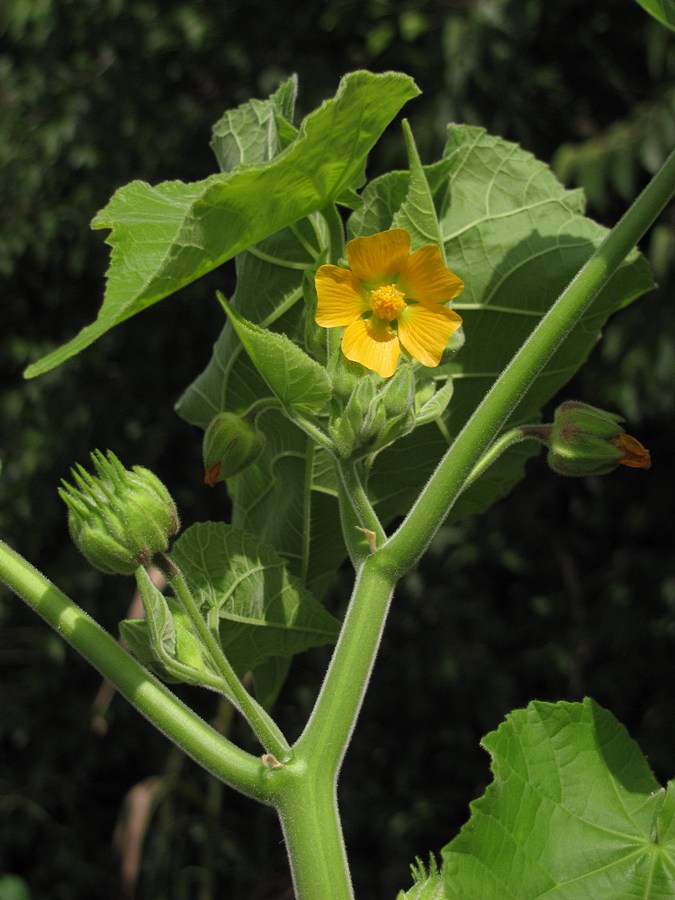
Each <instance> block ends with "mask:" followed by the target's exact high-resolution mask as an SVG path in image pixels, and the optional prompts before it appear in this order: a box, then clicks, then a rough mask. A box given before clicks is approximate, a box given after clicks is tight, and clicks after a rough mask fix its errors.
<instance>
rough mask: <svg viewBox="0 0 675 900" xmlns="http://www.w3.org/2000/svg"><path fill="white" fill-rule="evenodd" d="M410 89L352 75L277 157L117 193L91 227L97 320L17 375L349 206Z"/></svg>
mask: <svg viewBox="0 0 675 900" xmlns="http://www.w3.org/2000/svg"><path fill="white" fill-rule="evenodd" d="M418 93H419V90H418V89H417V87H416V86H415V84H414V82H413V81H412V79H411V78H409V77H408V76H406V75H402V74H399V73H393V72H389V73H384V74H373V73H370V72H365V71H362V72H352V73H350V74H349V75H346V76H345V77H344V78H343V79H342V81H341V82H340V86H339V88H338V92H337V94H336V96H335V98H334V99H332V100H329V101H326V102H325V103H324V104H323V105H322V106H321V107H320V108H319V109H318V110H315V111H314V112H313V113H310V115H308V116H307V117H306V118H305V120H304V122H303V124H302V126H301V128H300V131H299V134H298V137H297V139H296V140H295V141H294V142H293V143H292V144H291V145H290V146H289V147H287V148H286V149H285V150H284V151H283V152H282V153H280V154H279V156H277V157H275V158H274V159H272V160H269V161H267V162H263V163H260V164H258V165H245V166H240V167H238V168H237V169H236V171H233V172H231V173H227V174H223V175H213V176H211V177H210V178H207V179H205V180H204V181H201V182H197V183H195V184H182V183H180V182H176V181H170V182H164V183H163V184H160V185H157V186H156V187H151V186H150V185H148V184H145V183H143V182H140V181H135V182H132V183H131V184H129V185H127V186H126V187H123V188H121V189H120V190H118V191H117V192H116V193H115V194H114V196H113V197H112V199H111V200H110V202H109V203H108V205H107V206H106V207H105V209H103V210H101V212H100V213H99V214H98V215H97V216H96V217H95V219H94V221H93V223H92V227H94V228H103V229H110V230H111V234H110V236H109V237H108V239H107V242H108V243H109V244H110V245H111V246H112V248H113V249H112V256H111V264H110V268H109V270H108V276H107V286H106V294H105V298H104V302H103V306H102V308H101V310H100V312H99V315H98V318H97V319H96V321H95V322H94V323H93V324H91V325H88V326H87V327H86V328H84V329H83V330H82V331H81V332H80V333H79V334H78V335H77V336H76V337H75V338H73V339H72V340H71V341H69V342H68V343H67V344H65V345H64V346H62V347H60V348H59V349H57V350H56V351H54V352H53V353H51V354H49V355H48V356H46V357H44V358H43V359H41V360H39V361H38V362H37V363H34V364H33V365H32V366H30V367H29V368H28V369H27V370H26V375H27V377H32V376H34V375H39V374H41V373H43V372H46V371H48V370H49V369H52V368H54V367H55V366H57V365H59V364H61V363H62V362H64V361H65V360H66V359H68V358H70V357H71V356H73V355H74V354H76V353H79V352H81V351H82V350H84V349H85V348H86V347H87V346H89V345H90V344H91V343H93V342H94V341H95V340H97V339H98V338H99V337H101V336H102V335H103V334H105V332H106V331H108V330H109V329H110V328H113V327H114V326H115V325H118V324H119V323H121V322H123V321H125V320H126V319H128V318H130V317H131V316H134V315H136V314H137V313H139V312H141V311H142V310H143V309H145V308H146V307H148V306H151V305H152V304H154V303H156V302H157V301H159V300H161V299H162V298H164V297H166V296H168V295H169V294H172V293H175V292H176V291H177V290H180V288H182V287H184V286H185V285H187V284H190V283H191V282H192V281H194V280H195V279H197V278H199V277H200V276H202V275H205V274H206V273H207V272H210V271H211V270H212V269H214V268H216V267H217V266H220V265H222V264H223V263H224V262H226V261H227V260H229V259H232V258H233V257H234V256H235V255H236V254H238V253H241V252H242V251H243V250H245V249H246V248H247V247H250V246H252V245H253V244H256V243H258V242H259V241H261V240H262V239H263V238H265V237H267V236H268V235H271V234H274V233H275V232H277V231H279V230H280V229H282V228H284V227H286V226H287V225H290V224H291V223H293V222H296V221H298V220H299V219H301V218H303V217H305V216H307V215H309V214H310V213H312V212H314V211H315V210H319V209H322V208H324V207H326V206H327V205H329V204H331V203H334V202H340V203H345V204H347V205H351V204H352V203H353V202H354V200H355V197H356V195H355V194H354V189H355V188H357V187H360V186H361V184H362V183H363V181H364V177H365V176H364V171H365V162H366V158H367V156H368V153H369V152H370V150H371V149H372V148H373V146H374V145H375V143H376V141H377V140H378V138H379V137H380V135H381V133H382V131H383V130H384V129H385V128H386V127H387V125H388V124H389V123H390V122H391V120H392V119H393V118H394V116H395V115H396V114H397V113H398V111H399V110H400V109H401V107H402V106H403V105H404V103H406V102H407V101H408V100H410V99H412V98H413V97H415V96H417V94H418Z"/></svg>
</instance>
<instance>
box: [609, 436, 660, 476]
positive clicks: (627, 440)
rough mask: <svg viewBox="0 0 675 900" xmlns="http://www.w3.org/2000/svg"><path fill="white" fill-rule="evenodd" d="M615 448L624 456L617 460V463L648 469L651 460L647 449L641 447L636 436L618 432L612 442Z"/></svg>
mask: <svg viewBox="0 0 675 900" xmlns="http://www.w3.org/2000/svg"><path fill="white" fill-rule="evenodd" d="M614 444H615V446H616V448H617V450H621V451H622V452H623V453H624V456H622V457H621V459H620V460H619V465H622V466H629V468H631V469H649V468H651V465H652V461H651V457H650V455H649V450H647V448H646V447H643V446H642V444H641V443H640V441H638V440H637V438H634V437H631V435H630V434H620V435H619V436H618V437H617V439H616V440H615V442H614Z"/></svg>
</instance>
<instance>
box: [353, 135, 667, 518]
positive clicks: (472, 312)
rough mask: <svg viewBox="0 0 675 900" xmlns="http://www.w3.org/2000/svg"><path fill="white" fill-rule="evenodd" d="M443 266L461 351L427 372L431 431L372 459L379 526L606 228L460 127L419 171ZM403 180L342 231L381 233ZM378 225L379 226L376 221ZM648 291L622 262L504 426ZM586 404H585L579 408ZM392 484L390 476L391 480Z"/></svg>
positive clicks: (645, 273) (634, 265)
mask: <svg viewBox="0 0 675 900" xmlns="http://www.w3.org/2000/svg"><path fill="white" fill-rule="evenodd" d="M425 171H426V174H427V179H428V182H429V186H430V190H431V193H432V196H433V197H434V201H435V203H436V206H437V210H438V217H439V222H440V225H441V232H442V237H443V243H444V246H445V251H446V256H447V261H448V265H449V267H450V268H451V269H452V270H453V271H455V272H457V274H458V275H459V276H460V277H461V278H462V279H463V280H464V282H465V289H464V292H463V293H462V294H461V295H460V296H459V297H458V298H457V299H456V300H455V301H453V308H454V309H456V310H457V311H458V312H459V313H460V315H461V316H462V318H463V320H464V325H463V330H464V333H465V337H466V342H465V344H464V346H463V347H462V349H461V350H460V351H459V352H458V353H457V354H456V355H455V356H454V357H453V358H452V359H451V360H450V361H449V362H448V363H443V364H442V365H441V366H440V367H439V369H438V370H437V372H438V375H442V374H449V375H451V376H452V378H453V381H454V387H455V389H454V395H453V398H452V401H451V403H450V405H449V406H448V409H447V411H446V412H445V414H444V416H443V421H442V423H441V425H442V427H438V425H436V424H430V425H426V426H424V427H422V428H419V429H417V430H416V431H415V432H413V433H412V434H410V435H408V436H407V437H404V438H402V439H401V440H400V441H397V442H396V444H394V445H393V446H392V447H390V448H388V449H387V450H385V451H384V452H383V453H381V454H380V456H379V457H378V458H377V460H376V462H375V465H374V468H373V471H372V472H371V476H370V480H369V487H370V488H371V490H372V491H373V493H374V496H375V499H376V505H377V508H378V511H379V513H380V515H381V517H382V519H383V520H386V521H389V520H391V519H392V518H394V517H395V516H398V515H401V514H404V513H405V512H407V510H408V509H409V508H410V506H411V504H412V503H413V502H414V500H415V499H416V497H417V494H418V492H419V490H420V487H421V485H422V484H423V483H424V482H425V481H426V479H427V478H428V477H429V475H430V474H431V472H432V471H433V469H434V467H435V466H436V465H437V463H438V461H439V459H440V458H441V456H442V455H443V453H444V452H445V450H446V449H447V446H448V438H449V439H450V440H452V439H453V438H454V437H455V436H456V435H457V434H458V433H459V431H460V430H461V428H462V427H463V425H464V424H465V422H466V421H467V419H468V418H469V416H470V415H471V413H472V412H473V410H474V409H475V408H476V406H477V405H478V403H480V401H481V400H482V398H483V397H484V396H485V394H486V393H487V391H488V390H489V389H490V387H491V386H492V384H493V383H494V381H495V380H496V378H498V377H499V375H500V373H501V372H502V370H503V369H504V367H505V366H506V364H507V363H508V362H509V361H510V359H511V358H512V356H513V354H514V353H515V351H516V350H517V349H518V348H519V347H520V346H521V345H522V343H523V341H524V340H525V338H526V337H527V336H528V335H529V334H530V332H531V331H532V329H533V328H534V327H535V325H536V324H537V322H538V321H539V319H540V318H541V317H542V316H543V315H544V314H545V313H546V312H547V311H548V309H549V308H550V307H551V305H552V304H553V302H554V301H555V299H556V298H557V297H558V295H559V294H560V293H561V291H562V290H563V289H564V288H565V287H566V286H567V284H568V283H569V282H570V281H571V279H572V278H573V277H574V275H575V274H576V273H577V271H578V270H579V269H580V268H581V266H582V265H583V264H584V262H585V261H586V260H587V259H588V257H589V256H590V255H591V254H592V252H593V250H594V249H595V248H596V247H597V246H598V244H599V243H600V242H601V241H602V239H603V238H604V236H605V234H606V233H607V232H606V229H604V228H602V227H601V226H600V225H597V224H596V223H595V222H593V221H591V220H590V219H587V218H585V217H584V215H583V212H584V206H583V197H582V195H581V193H580V192H579V191H568V190H566V189H565V188H563V186H562V185H561V184H560V183H559V182H558V181H557V179H556V178H555V177H554V175H553V174H552V172H551V171H550V169H549V168H548V167H547V166H545V165H544V164H543V163H540V162H538V161H537V160H535V159H534V158H533V157H532V156H531V155H530V154H529V153H526V152H525V151H523V150H521V149H520V148H519V147H518V146H517V145H515V144H512V143H510V142H508V141H504V140H502V139H500V138H496V137H492V136H490V135H488V134H486V133H485V132H484V131H483V129H480V128H474V127H469V126H464V127H453V129H452V130H451V132H450V135H449V140H448V144H447V147H446V151H445V159H444V161H443V164H442V165H438V164H436V165H435V166H430V167H428V168H427V169H426V170H425ZM408 180H409V176H408V175H407V173H391V174H390V175H388V176H384V177H383V178H382V179H378V180H377V181H375V182H373V183H372V184H370V185H369V186H368V187H367V188H366V189H365V191H364V194H363V196H364V206H363V209H361V210H359V211H358V212H357V213H355V214H353V215H352V216H351V217H350V222H349V227H350V233H352V234H360V233H370V231H371V230H381V229H382V228H387V227H389V224H390V223H391V221H392V219H393V216H394V215H395V213H396V208H395V207H396V203H403V202H404V201H405V198H406V196H407V192H408V189H407V181H408ZM387 219H388V220H389V221H387ZM652 286H653V282H652V279H651V276H650V274H649V269H648V266H647V264H646V262H645V260H644V259H643V258H642V257H641V256H640V255H639V254H637V253H633V254H631V256H630V257H629V258H628V259H627V260H626V262H625V263H624V264H623V265H622V266H621V267H620V268H619V269H618V270H617V272H616V273H615V274H614V276H613V277H612V278H611V279H610V281H609V282H608V284H607V285H606V286H605V287H604V288H603V290H602V291H601V292H600V294H599V295H598V297H597V298H596V299H595V301H594V303H593V305H592V306H591V307H590V309H589V310H588V311H587V313H586V314H585V316H584V317H583V319H582V320H581V322H580V323H579V324H578V325H577V327H576V328H575V329H574V330H573V331H572V332H571V333H570V335H569V336H568V337H567V338H566V340H565V342H564V344H563V345H562V347H561V348H560V349H559V350H558V351H557V353H556V354H555V355H554V356H553V358H552V359H551V361H550V362H549V364H548V365H547V366H546V368H545V370H544V372H543V373H542V374H541V375H540V377H539V379H538V380H537V381H536V382H535V384H534V385H533V387H532V388H531V389H530V391H529V392H528V394H527V395H526V396H525V398H524V400H523V401H522V402H521V404H520V406H518V407H517V409H516V410H515V411H514V413H513V415H512V417H511V419H510V423H509V424H518V423H523V422H528V421H537V420H538V419H539V418H540V415H541V408H542V406H543V405H544V404H545V403H546V402H547V401H549V400H550V399H551V397H552V396H553V395H554V394H555V393H556V392H557V391H558V390H559V389H560V388H561V387H562V386H563V385H564V384H565V383H566V382H567V381H569V380H570V378H571V377H572V376H573V375H574V373H575V372H576V371H577V370H578V369H579V367H580V366H581V365H582V363H583V362H584V360H585V359H586V357H587V356H588V354H589V353H590V351H591V350H592V348H593V346H594V345H595V343H596V342H597V340H598V337H599V335H600V331H601V328H602V326H603V325H604V323H605V321H606V319H607V318H608V317H609V316H610V315H611V314H612V313H613V312H616V311H617V310H619V309H621V308H622V307H623V306H626V305H627V304H628V303H630V302H631V301H632V300H634V299H635V298H636V297H638V296H639V295H640V294H642V293H644V292H645V291H647V290H649V289H650V288H651V287H652ZM588 399H589V400H591V399H592V398H588ZM531 453H532V451H531V450H530V449H529V447H528V446H527V445H519V446H518V447H516V448H514V449H513V450H509V451H508V452H507V453H506V454H504V456H503V457H502V458H501V459H500V460H499V461H498V462H497V463H495V465H494V466H492V467H491V468H490V469H489V470H488V472H487V473H486V474H485V475H483V476H482V477H481V478H480V479H479V480H478V481H477V482H476V483H475V484H474V485H472V487H471V488H470V489H469V490H467V491H466V492H465V493H464V494H463V495H462V496H461V497H460V498H459V500H458V502H457V504H456V505H455V508H454V509H453V512H452V514H451V518H453V519H458V518H462V517H464V516H466V515H469V514H472V513H475V512H480V511H481V510H483V509H485V508H487V507H488V506H489V505H490V504H491V503H493V502H494V501H495V500H496V499H497V498H499V497H501V496H503V495H504V494H506V493H507V492H508V491H509V490H510V489H511V487H512V486H513V484H514V483H515V482H516V481H517V480H518V479H519V478H520V477H521V476H522V474H523V469H524V463H525V460H526V459H527V458H528V457H529V456H530V455H531ZM394 472H395V473H396V477H395V478H392V473H394Z"/></svg>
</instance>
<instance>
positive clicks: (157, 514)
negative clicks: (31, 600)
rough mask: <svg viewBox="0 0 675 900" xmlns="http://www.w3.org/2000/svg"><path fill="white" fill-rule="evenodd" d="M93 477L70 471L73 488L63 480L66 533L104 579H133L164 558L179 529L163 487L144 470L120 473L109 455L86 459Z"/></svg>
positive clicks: (81, 470)
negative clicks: (158, 556) (157, 557)
mask: <svg viewBox="0 0 675 900" xmlns="http://www.w3.org/2000/svg"><path fill="white" fill-rule="evenodd" d="M91 458H92V462H93V464H94V468H95V469H96V475H95V476H94V475H90V474H89V473H88V472H87V471H86V469H84V468H83V467H82V466H80V465H78V466H77V467H76V468H73V469H71V474H72V477H73V480H74V481H75V484H76V485H77V487H73V486H72V485H71V484H69V483H68V482H67V481H65V480H62V482H61V484H62V487H60V488H59V495H60V497H61V499H62V500H63V502H64V503H65V504H66V506H67V507H68V527H69V529H70V534H71V537H72V539H73V542H74V543H75V545H76V547H77V548H78V550H80V551H81V552H82V553H83V554H84V556H85V557H86V559H87V560H88V561H89V562H90V563H91V565H92V566H94V567H95V568H97V569H99V570H100V571H101V572H105V573H106V574H109V575H114V574H119V575H132V574H133V573H134V572H135V570H136V569H137V568H138V567H139V566H146V565H148V564H149V563H150V562H151V560H152V558H153V556H154V555H155V554H156V553H163V552H164V551H165V550H166V549H167V548H168V546H169V538H170V537H171V536H172V535H174V534H176V533H177V532H178V530H179V527H180V524H179V521H178V512H177V510H176V506H175V504H174V502H173V499H172V498H171V495H170V494H169V492H168V490H167V489H166V487H165V486H164V485H163V484H162V482H161V481H160V480H159V478H157V476H156V475H153V473H152V472H150V471H149V470H148V469H144V468H142V467H141V466H134V468H133V469H131V470H129V469H125V468H124V466H123V465H122V463H121V462H120V461H119V460H118V459H117V457H116V456H115V454H114V453H112V452H111V451H110V450H109V451H108V454H107V458H106V457H105V456H104V455H103V454H102V453H101V452H100V451H99V450H95V451H94V452H93V453H92V454H91Z"/></svg>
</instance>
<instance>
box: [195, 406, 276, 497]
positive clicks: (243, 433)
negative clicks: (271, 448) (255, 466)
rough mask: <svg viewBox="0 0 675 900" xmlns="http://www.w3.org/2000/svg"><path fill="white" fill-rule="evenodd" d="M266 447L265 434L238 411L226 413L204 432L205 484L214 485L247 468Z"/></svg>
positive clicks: (212, 421) (210, 424)
mask: <svg viewBox="0 0 675 900" xmlns="http://www.w3.org/2000/svg"><path fill="white" fill-rule="evenodd" d="M264 448H265V436H264V435H263V434H261V433H260V432H259V431H256V429H255V428H254V426H253V425H251V424H250V422H248V421H247V420H246V419H244V418H242V417H241V416H237V415H235V413H229V412H222V413H219V414H218V415H217V416H215V418H213V419H212V420H211V422H210V423H209V426H208V428H207V429H206V431H205V432H204V441H203V444H202V453H203V459H204V484H208V485H209V486H210V487H212V486H213V485H214V484H217V483H218V482H219V481H225V479H226V478H231V477H232V476H233V475H236V474H237V472H241V471H242V469H245V468H247V467H248V466H250V465H251V464H252V463H254V462H255V461H256V459H257V458H258V457H259V456H260V454H261V453H262V452H263V450H264Z"/></svg>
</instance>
